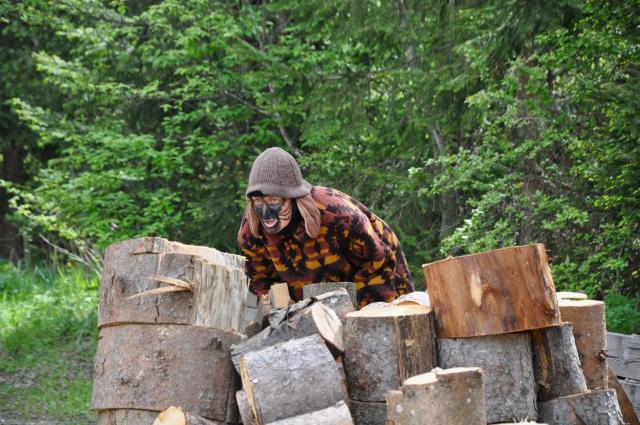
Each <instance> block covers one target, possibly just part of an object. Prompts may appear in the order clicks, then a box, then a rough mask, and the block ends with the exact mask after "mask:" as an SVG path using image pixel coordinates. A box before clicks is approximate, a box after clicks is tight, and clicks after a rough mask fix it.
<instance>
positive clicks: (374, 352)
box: [344, 305, 436, 402]
mask: <svg viewBox="0 0 640 425" xmlns="http://www.w3.org/2000/svg"><path fill="white" fill-rule="evenodd" d="M435 359H436V338H435V325H434V323H433V311H432V310H431V308H429V307H425V306H421V305H399V306H389V307H385V308H380V309H375V310H360V311H355V312H353V313H349V314H348V315H347V324H346V326H345V355H344V367H345V371H346V374H347V382H348V384H349V394H350V395H351V398H352V399H354V400H358V401H370V402H371V401H384V400H385V398H384V395H385V393H386V392H387V391H389V390H392V389H395V388H398V387H399V386H400V385H401V384H402V382H403V381H404V380H405V379H407V378H409V377H411V376H413V375H417V374H420V373H424V372H428V371H430V370H431V369H433V367H435V365H436V361H435Z"/></svg>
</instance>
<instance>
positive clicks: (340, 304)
mask: <svg viewBox="0 0 640 425" xmlns="http://www.w3.org/2000/svg"><path fill="white" fill-rule="evenodd" d="M305 288H306V286H305ZM313 298H315V299H316V300H317V301H318V302H320V303H322V304H324V305H326V306H327V307H329V308H330V309H331V310H333V311H334V312H335V313H336V314H337V315H338V318H339V319H340V322H342V325H344V324H345V321H346V320H347V314H349V313H351V312H353V311H354V310H355V308H354V305H355V304H353V299H352V298H351V296H350V295H349V293H348V291H347V290H346V289H343V288H340V289H336V290H335V291H332V292H325V293H323V294H319V295H314V296H313Z"/></svg>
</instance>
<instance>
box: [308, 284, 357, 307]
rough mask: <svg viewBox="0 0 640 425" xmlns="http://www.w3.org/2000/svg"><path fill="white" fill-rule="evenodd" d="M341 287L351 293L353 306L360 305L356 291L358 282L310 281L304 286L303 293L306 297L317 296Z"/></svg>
mask: <svg viewBox="0 0 640 425" xmlns="http://www.w3.org/2000/svg"><path fill="white" fill-rule="evenodd" d="M339 289H344V290H345V291H347V293H348V294H349V298H350V299H351V304H352V305H353V306H357V305H358V297H357V295H356V294H357V292H356V284H355V283H353V282H323V283H310V284H308V285H305V286H304V287H303V288H302V295H303V297H304V298H311V297H317V296H318V295H322V294H326V293H327V292H334V291H337V290H339Z"/></svg>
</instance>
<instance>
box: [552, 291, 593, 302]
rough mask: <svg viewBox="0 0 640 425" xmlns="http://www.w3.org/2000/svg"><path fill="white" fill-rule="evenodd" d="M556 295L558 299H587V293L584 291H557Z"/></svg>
mask: <svg viewBox="0 0 640 425" xmlns="http://www.w3.org/2000/svg"><path fill="white" fill-rule="evenodd" d="M556 297H557V298H558V300H586V299H587V298H588V297H587V294H583V293H582V292H566V291H562V292H556Z"/></svg>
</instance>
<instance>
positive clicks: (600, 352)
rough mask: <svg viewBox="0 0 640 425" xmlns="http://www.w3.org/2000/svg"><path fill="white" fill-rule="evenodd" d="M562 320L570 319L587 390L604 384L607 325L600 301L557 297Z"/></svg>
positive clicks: (605, 376) (605, 382)
mask: <svg viewBox="0 0 640 425" xmlns="http://www.w3.org/2000/svg"><path fill="white" fill-rule="evenodd" d="M559 305H560V315H561V316H562V321H563V322H571V324H572V326H573V336H574V338H575V340H576V348H577V349H578V355H579V356H580V364H581V365H582V371H583V372H584V378H585V380H586V381H587V388H588V389H590V390H593V389H598V388H607V375H608V373H607V357H606V353H607V336H606V335H607V327H606V320H605V315H604V303H603V302H602V301H594V300H578V301H572V300H560V301H559Z"/></svg>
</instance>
